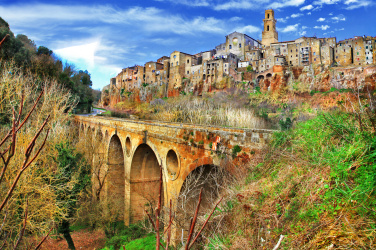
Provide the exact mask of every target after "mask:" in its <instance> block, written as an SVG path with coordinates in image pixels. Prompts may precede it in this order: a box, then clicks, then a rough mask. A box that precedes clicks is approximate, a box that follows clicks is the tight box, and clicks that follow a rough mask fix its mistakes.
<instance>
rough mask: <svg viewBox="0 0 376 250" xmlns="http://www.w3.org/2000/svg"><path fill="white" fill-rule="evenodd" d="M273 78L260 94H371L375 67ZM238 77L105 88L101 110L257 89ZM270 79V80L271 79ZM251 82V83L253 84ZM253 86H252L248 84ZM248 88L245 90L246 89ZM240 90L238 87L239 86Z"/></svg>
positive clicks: (277, 72) (279, 72) (287, 72)
mask: <svg viewBox="0 0 376 250" xmlns="http://www.w3.org/2000/svg"><path fill="white" fill-rule="evenodd" d="M272 72H273V74H267V77H266V76H265V78H260V80H259V81H258V86H259V87H260V90H261V91H262V92H268V91H271V92H281V91H283V90H284V89H288V90H290V91H297V92H301V93H304V92H305V93H307V92H310V91H320V92H325V91H329V90H331V89H332V88H335V89H354V90H360V91H373V90H375V89H376V66H359V67H328V66H323V65H318V66H316V67H312V65H311V66H305V67H286V66H279V65H278V66H274V67H273V70H272ZM238 73H239V74H238V76H239V77H236V79H235V78H232V77H223V78H222V79H221V80H220V81H216V82H213V83H203V82H202V81H200V82H199V83H192V82H191V81H190V80H189V79H183V80H182V81H181V82H180V84H179V85H175V86H168V84H150V85H145V86H141V87H140V88H139V89H135V90H134V91H133V92H126V93H124V91H122V90H120V89H118V88H116V87H114V86H111V85H107V86H106V87H104V88H103V90H102V98H101V103H102V106H111V107H113V106H114V105H116V103H118V102H122V101H126V100H128V101H133V102H139V103H141V102H150V101H152V100H154V99H156V98H163V97H177V96H179V95H182V94H188V93H192V94H194V95H202V94H203V93H204V92H212V91H224V90H226V89H228V88H233V87H236V86H237V84H236V82H237V83H244V82H245V83H246V84H248V85H252V86H253V87H255V86H257V81H256V80H254V79H256V77H257V75H256V74H255V73H254V72H243V73H241V72H238ZM270 75H271V76H270ZM252 79H253V81H252ZM251 83H252V84H251ZM248 85H247V86H248ZM238 86H239V85H238Z"/></svg>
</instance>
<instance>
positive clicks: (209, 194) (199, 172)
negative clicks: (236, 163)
mask: <svg viewBox="0 0 376 250" xmlns="http://www.w3.org/2000/svg"><path fill="white" fill-rule="evenodd" d="M229 176H230V175H229V174H228V172H227V171H226V170H224V169H223V168H221V167H217V166H215V165H202V166H199V167H197V168H196V169H195V170H193V171H192V172H191V173H190V174H189V175H188V176H187V178H186V179H185V180H184V183H183V185H182V188H181V190H180V193H179V197H178V203H177V207H178V208H177V214H176V224H177V227H178V228H180V230H178V231H180V232H182V231H181V230H182V229H183V230H189V223H190V218H191V217H192V216H193V214H194V212H195V209H196V207H197V203H198V199H199V194H200V190H201V188H202V190H203V191H202V201H201V205H200V210H199V215H203V214H205V213H206V212H207V211H208V210H209V209H212V208H213V204H215V203H216V201H217V199H218V197H219V195H220V193H221V191H222V189H223V188H224V187H226V186H227V185H226V182H227V181H229V180H230V178H229ZM180 232H179V234H180ZM187 235H188V231H184V237H187ZM179 237H181V235H180V236H179Z"/></svg>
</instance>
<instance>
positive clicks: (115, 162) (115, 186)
mask: <svg viewBox="0 0 376 250" xmlns="http://www.w3.org/2000/svg"><path fill="white" fill-rule="evenodd" d="M123 152H124V151H123V146H122V144H121V140H120V138H119V136H118V135H116V134H114V135H113V136H112V137H111V139H110V143H109V146H108V154H107V181H106V183H107V185H106V194H107V198H108V199H109V202H110V203H111V205H112V206H114V207H115V210H116V211H117V213H118V215H119V216H118V219H119V220H123V218H124V202H125V166H124V153H123Z"/></svg>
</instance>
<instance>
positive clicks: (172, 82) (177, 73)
mask: <svg viewBox="0 0 376 250" xmlns="http://www.w3.org/2000/svg"><path fill="white" fill-rule="evenodd" d="M192 64H197V57H196V56H194V55H190V54H187V53H183V52H180V51H174V52H172V53H171V55H170V75H169V84H168V88H169V89H173V88H179V87H181V83H182V81H183V78H190V72H191V66H192Z"/></svg>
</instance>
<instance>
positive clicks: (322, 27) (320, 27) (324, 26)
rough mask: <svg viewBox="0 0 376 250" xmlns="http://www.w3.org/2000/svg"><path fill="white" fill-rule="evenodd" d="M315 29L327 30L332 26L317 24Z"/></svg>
mask: <svg viewBox="0 0 376 250" xmlns="http://www.w3.org/2000/svg"><path fill="white" fill-rule="evenodd" d="M314 28H315V29H321V30H327V29H329V28H330V26H329V25H321V26H315V27H314Z"/></svg>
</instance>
